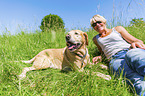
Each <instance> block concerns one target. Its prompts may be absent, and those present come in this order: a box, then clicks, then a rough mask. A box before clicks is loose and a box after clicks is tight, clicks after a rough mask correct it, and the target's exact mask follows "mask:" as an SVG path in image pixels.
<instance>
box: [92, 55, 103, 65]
mask: <svg viewBox="0 0 145 96" xmlns="http://www.w3.org/2000/svg"><path fill="white" fill-rule="evenodd" d="M101 61H102V57H101V56H96V57H94V58H93V59H92V62H93V64H97V63H98V62H101Z"/></svg>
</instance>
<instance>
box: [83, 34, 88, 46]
mask: <svg viewBox="0 0 145 96" xmlns="http://www.w3.org/2000/svg"><path fill="white" fill-rule="evenodd" d="M83 34H84V36H85V41H86V45H88V35H87V33H85V32H84V33H83Z"/></svg>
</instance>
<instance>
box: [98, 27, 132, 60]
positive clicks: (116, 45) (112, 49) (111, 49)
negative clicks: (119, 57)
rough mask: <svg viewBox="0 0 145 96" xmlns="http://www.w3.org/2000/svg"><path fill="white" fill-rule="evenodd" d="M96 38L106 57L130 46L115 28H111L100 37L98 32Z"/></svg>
mask: <svg viewBox="0 0 145 96" xmlns="http://www.w3.org/2000/svg"><path fill="white" fill-rule="evenodd" d="M96 39H97V42H98V44H99V46H100V47H101V49H102V51H103V52H104V54H105V56H106V57H107V59H109V58H110V57H111V56H112V55H114V54H115V53H117V52H118V51H121V50H123V49H126V48H129V47H130V44H129V43H128V42H126V41H125V40H124V39H123V37H122V36H121V34H120V33H119V32H117V31H116V30H115V28H113V29H112V32H111V33H110V34H109V35H108V36H106V37H103V38H100V37H99V34H98V35H96Z"/></svg>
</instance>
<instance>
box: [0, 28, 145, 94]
mask: <svg viewBox="0 0 145 96" xmlns="http://www.w3.org/2000/svg"><path fill="white" fill-rule="evenodd" d="M125 28H126V29H127V31H128V32H129V33H130V34H132V35H133V36H135V37H136V38H138V39H141V40H143V42H145V38H144V37H145V27H135V26H132V27H125ZM83 31H85V30H83ZM85 32H87V34H88V38H89V45H88V47H87V48H88V50H89V54H90V59H91V60H92V58H93V57H94V56H96V55H99V52H98V50H97V47H96V46H95V44H94V43H93V41H92V38H93V36H95V35H96V34H97V32H95V31H94V30H92V29H89V30H87V31H85ZM65 35H66V33H65V31H61V30H59V31H56V33H51V32H43V33H42V32H39V31H36V32H35V33H26V32H23V31H22V32H20V33H18V34H16V35H11V34H3V35H1V36H0V48H1V49H0V55H1V58H0V86H1V87H0V95H1V96H133V94H134V91H133V90H132V89H131V88H129V86H127V84H126V82H124V81H123V78H122V77H120V78H114V76H112V75H111V77H112V79H111V80H110V81H107V80H104V79H102V78H100V77H97V76H96V75H95V74H92V72H101V73H104V74H106V75H109V70H104V69H101V68H100V67H99V66H98V65H99V64H102V63H103V64H106V62H100V63H98V64H96V65H88V66H87V67H86V68H85V71H84V72H69V73H63V72H61V70H58V69H51V68H48V69H45V70H39V71H30V72H28V73H27V77H26V78H25V79H22V80H19V79H18V78H17V75H19V74H20V73H21V72H22V69H23V68H24V67H28V66H32V65H31V64H25V63H22V62H15V61H20V60H29V59H31V58H32V57H34V56H35V55H36V54H38V53H39V52H40V51H42V50H44V49H48V48H63V47H65V46H66V43H65ZM106 65H107V64H106ZM88 70H89V72H87V71H88Z"/></svg>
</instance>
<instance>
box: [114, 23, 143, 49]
mask: <svg viewBox="0 0 145 96" xmlns="http://www.w3.org/2000/svg"><path fill="white" fill-rule="evenodd" d="M115 29H116V31H118V32H119V33H120V34H121V36H122V37H123V38H124V39H125V40H126V41H127V42H129V43H130V44H131V47H132V48H136V47H138V48H142V49H145V45H144V44H143V41H141V40H139V39H137V38H135V37H134V36H132V35H131V34H129V33H128V31H127V30H126V29H125V28H124V27H122V26H117V27H115Z"/></svg>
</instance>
